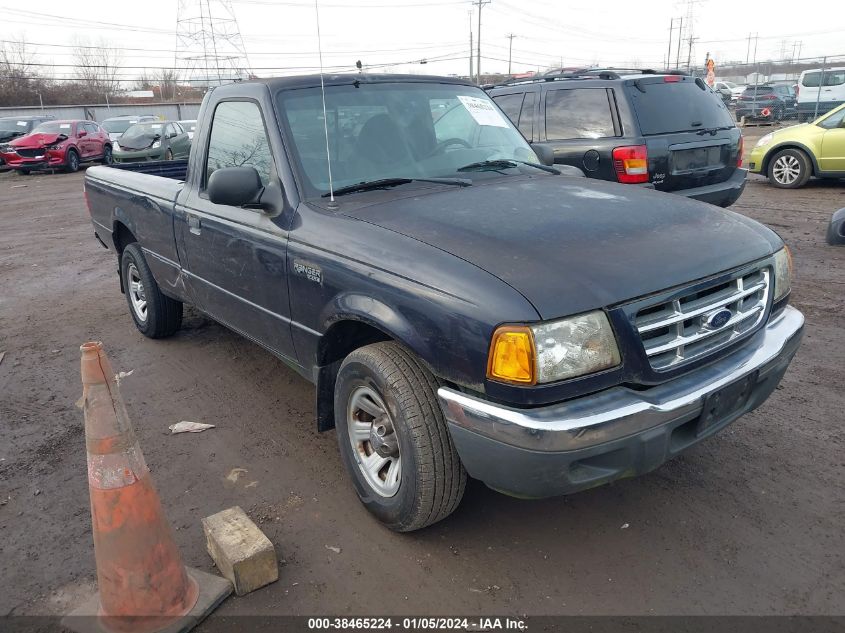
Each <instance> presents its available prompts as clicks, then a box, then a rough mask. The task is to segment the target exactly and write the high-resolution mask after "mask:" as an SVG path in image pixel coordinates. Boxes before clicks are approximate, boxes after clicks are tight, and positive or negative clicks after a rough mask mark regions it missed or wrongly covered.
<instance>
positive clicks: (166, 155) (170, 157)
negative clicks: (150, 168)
mask: <svg viewBox="0 0 845 633" xmlns="http://www.w3.org/2000/svg"><path fill="white" fill-rule="evenodd" d="M164 160H173V150H172V149H168V150H167V151H166V152H164Z"/></svg>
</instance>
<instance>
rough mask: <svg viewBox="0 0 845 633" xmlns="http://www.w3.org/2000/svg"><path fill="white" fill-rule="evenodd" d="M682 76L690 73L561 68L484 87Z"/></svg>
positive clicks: (649, 69)
mask: <svg viewBox="0 0 845 633" xmlns="http://www.w3.org/2000/svg"><path fill="white" fill-rule="evenodd" d="M635 74H640V75H681V76H684V77H688V76H690V73H688V72H686V71H683V70H675V69H672V70H668V69H667V70H654V69H652V68H581V69H575V70H572V69H568V68H560V69H557V70H550V71H548V72H546V73H545V74H543V75H539V76H534V77H526V78H524V79H512V80H511V81H505V82H502V83H499V84H486V85H484V86H482V88H483V89H484V90H490V89H492V88H501V87H504V86H518V85H523V84H532V83H541V82H547V81H560V80H568V79H605V80H611V79H620V78H621V77H622V76H623V75H635Z"/></svg>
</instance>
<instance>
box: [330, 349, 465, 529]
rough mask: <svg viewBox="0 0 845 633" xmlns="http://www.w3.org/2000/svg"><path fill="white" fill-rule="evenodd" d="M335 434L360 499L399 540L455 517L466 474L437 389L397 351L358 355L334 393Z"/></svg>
mask: <svg viewBox="0 0 845 633" xmlns="http://www.w3.org/2000/svg"><path fill="white" fill-rule="evenodd" d="M335 426H336V428H337V437H338V444H339V446H340V453H341V457H342V459H343V462H344V465H345V466H346V469H347V470H348V471H349V474H350V475H351V477H352V480H353V483H354V485H355V489H356V492H357V493H358V498H359V499H360V500H361V502H362V503H363V504H364V506H365V507H366V508H367V510H369V511H370V512H371V513H372V514H373V515H375V516H376V518H378V519H379V521H381V522H382V523H384V524H385V525H386V526H387V527H389V528H390V529H392V530H395V531H397V532H410V531H412V530H418V529H420V528H423V527H425V526H427V525H430V524H432V523H435V522H437V521H440V520H441V519H443V518H445V517H447V516H448V515H449V514H451V513H452V512H453V511H454V510H455V508H457V507H458V504H459V503H460V501H461V497H463V494H464V489H465V487H466V471H465V470H464V467H463V465H462V464H461V462H460V458H459V457H458V454H457V452H456V450H455V446H454V444H453V443H452V438H451V436H450V435H449V430H448V428H447V427H446V420H445V419H444V417H443V412H442V411H441V410H440V405H439V404H438V402H437V381H436V379H435V378H434V376H433V375H432V374H431V372H429V371H428V369H427V368H426V367H425V366H424V365H423V364H422V363H421V362H420V361H419V360H418V359H417V358H416V357H415V356H414V355H413V354H411V353H410V352H409V351H407V350H406V349H405V348H403V347H401V346H400V345H397V344H396V343H376V344H374V345H368V346H366V347H362V348H360V349H357V350H355V351H354V352H352V353H351V354H350V355H349V356H347V357H346V359H345V360H344V361H343V364H342V365H341V368H340V371H339V372H338V377H337V383H336V385H335Z"/></svg>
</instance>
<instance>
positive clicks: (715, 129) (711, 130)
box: [695, 125, 733, 136]
mask: <svg viewBox="0 0 845 633" xmlns="http://www.w3.org/2000/svg"><path fill="white" fill-rule="evenodd" d="M732 127H733V126H731V125H724V126H722V127H711V128H704V129H703V130H697V131H696V132H695V133H696V134H698V135H699V136H704V135H705V134H709V135H710V136H716V132H721V131H722V130H730V129H731V128H732Z"/></svg>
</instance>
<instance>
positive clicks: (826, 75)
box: [798, 67, 845, 123]
mask: <svg viewBox="0 0 845 633" xmlns="http://www.w3.org/2000/svg"><path fill="white" fill-rule="evenodd" d="M820 84H821V85H820ZM798 86H799V88H798V120H799V121H800V122H802V123H803V122H804V121H809V120H811V119H815V118H816V117H817V116H818V115H820V114H824V113H825V112H829V111H830V110H832V109H833V108H835V107H836V106H838V105H840V104H842V103H845V67H838V68H827V69H825V70H822V69H821V68H817V69H814V70H805V71H804V72H802V73H801V77H800V79H799V80H798Z"/></svg>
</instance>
